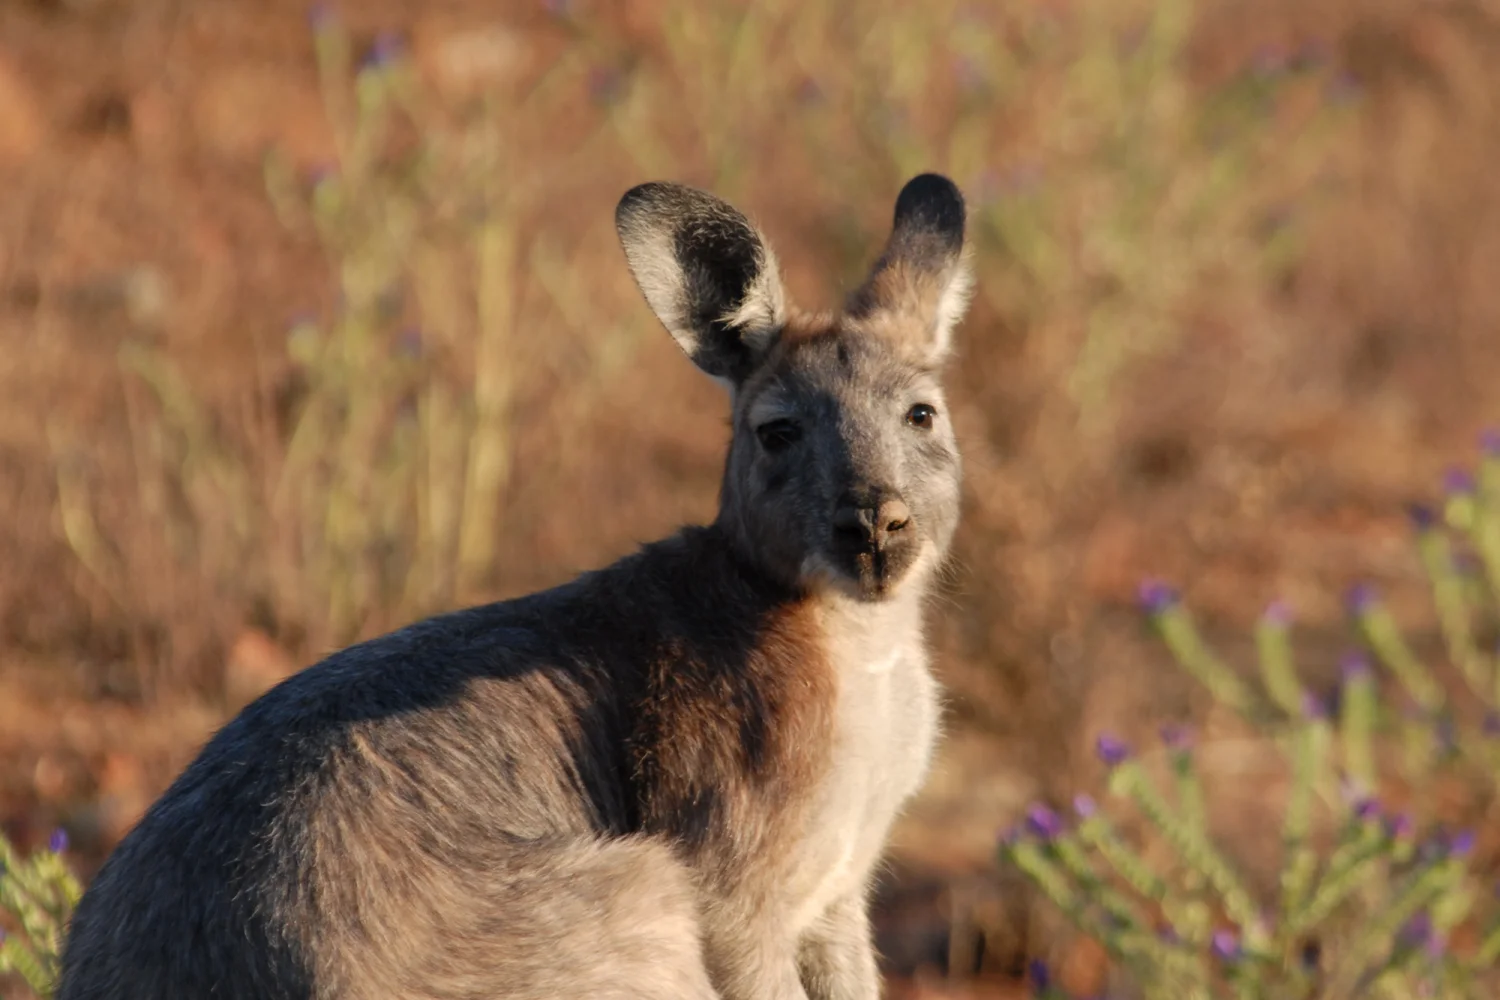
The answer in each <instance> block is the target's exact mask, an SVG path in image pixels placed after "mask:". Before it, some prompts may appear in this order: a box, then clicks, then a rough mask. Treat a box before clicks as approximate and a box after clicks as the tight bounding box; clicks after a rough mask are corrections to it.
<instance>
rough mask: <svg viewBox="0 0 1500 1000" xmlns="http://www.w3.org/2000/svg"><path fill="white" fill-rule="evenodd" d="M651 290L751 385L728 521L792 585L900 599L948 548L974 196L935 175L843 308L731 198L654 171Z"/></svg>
mask: <svg viewBox="0 0 1500 1000" xmlns="http://www.w3.org/2000/svg"><path fill="white" fill-rule="evenodd" d="M616 221H617V225H618V228H619V231H620V237H621V242H622V244H623V245H624V248H625V252H626V256H627V259H628V260H629V262H630V265H631V269H632V271H633V273H634V274H635V277H636V280H637V283H638V284H639V285H640V286H641V289H642V291H643V293H644V294H645V296H646V299H647V301H648V302H649V303H650V304H651V306H652V308H653V309H654V310H655V311H656V314H657V316H658V317H660V318H661V320H662V322H663V323H664V325H666V327H667V329H668V331H669V332H671V333H672V335H673V336H674V338H676V340H677V342H678V343H679V344H680V345H681V346H682V347H683V349H684V350H685V351H686V352H687V354H688V356H689V357H691V358H692V359H693V361H694V362H695V363H696V364H697V365H698V366H699V367H700V368H702V369H703V370H704V371H706V372H708V373H709V374H710V375H712V376H714V377H715V378H717V379H719V380H721V381H722V382H724V383H726V384H727V385H728V386H729V388H730V390H731V392H732V393H733V398H734V417H733V420H734V436H733V439H732V441H731V444H730V448H729V456H728V459H727V461H726V464H725V475H724V483H723V489H722V496H721V511H720V516H719V520H720V523H721V524H723V525H725V526H726V527H727V528H728V529H729V530H730V531H731V533H732V534H733V536H734V537H735V538H736V539H737V540H738V541H739V542H740V546H741V548H742V550H743V551H744V552H745V554H746V555H748V556H749V557H751V558H752V559H754V560H755V561H756V562H757V563H759V564H760V565H761V566H762V567H763V568H764V569H766V570H767V571H768V572H770V573H772V574H773V575H775V576H776V577H777V578H779V579H782V580H784V581H786V582H787V583H789V584H792V585H795V586H797V587H800V588H806V589H834V590H837V591H840V592H843V593H845V594H847V595H849V596H852V597H854V598H857V599H859V600H865V601H879V600H885V599H889V598H890V597H892V596H894V595H895V594H897V593H899V592H900V591H901V589H902V587H903V585H904V584H907V583H909V582H910V581H912V580H915V579H918V578H921V577H923V576H925V575H926V574H927V573H928V572H930V571H931V570H932V569H933V568H934V567H935V566H936V565H937V564H938V562H939V561H940V560H941V558H942V556H943V555H944V553H945V552H946V550H947V548H948V544H949V541H950V540H951V538H952V535H953V531H954V527H955V525H956V523H957V520H958V506H959V483H960V463H959V457H958V449H957V447H956V444H955V441H954V437H953V429H952V425H951V423H950V421H949V419H948V413H947V407H946V403H945V400H944V397H943V392H942V387H941V384H940V382H939V370H940V367H941V364H942V362H943V360H944V358H945V357H946V355H947V352H948V344H949V340H950V337H951V333H952V329H953V326H954V325H955V323H956V322H957V320H958V318H959V316H960V314H961V312H962V310H963V306H964V303H965V298H966V295H967V290H968V273H967V270H966V267H965V262H964V259H963V249H964V248H963V232H964V206H963V200H962V197H961V196H960V195H959V192H958V190H957V188H955V187H954V186H953V184H952V183H951V182H950V181H948V180H946V179H945V178H942V177H938V176H936V175H932V174H926V175H922V176H920V177H917V178H915V179H914V180H912V181H911V182H909V183H908V184H907V185H906V187H905V188H903V189H902V191H901V194H900V196H899V197H898V198H897V201H896V211H895V219H894V224H893V226H892V231H891V237H890V240H889V242H888V243H887V245H886V248H885V251H884V253H883V254H882V255H881V257H880V258H879V260H878V261H877V262H876V263H875V265H874V268H873V270H872V272H871V274H870V276H869V278H868V279H867V280H866V282H865V283H864V285H863V286H861V287H860V288H859V289H858V290H857V291H856V292H855V293H854V295H853V296H852V297H851V298H850V300H849V302H848V304H847V305H846V307H845V309H844V310H843V311H842V312H841V313H839V314H837V315H832V316H805V315H802V314H799V313H795V312H793V311H791V310H790V309H789V308H788V306H787V304H786V301H785V294H784V292H783V290H782V285H781V280H780V276H779V274H778V272H777V268H776V261H775V258H774V256H773V255H772V253H771V251H770V249H769V248H768V247H767V245H766V244H765V242H764V240H763V239H762V238H761V236H760V234H759V233H757V232H756V231H755V229H754V228H753V227H752V226H751V225H750V223H749V222H748V221H747V220H746V219H745V218H744V216H742V215H740V214H739V213H738V212H737V211H735V210H734V209H733V208H731V207H730V206H728V205H726V204H724V203H723V202H721V201H719V200H718V199H716V198H713V197H711V196H709V195H706V194H704V193H702V192H699V191H695V190H693V189H691V188H685V187H680V186H677V185H666V184H647V185H642V186H641V187H638V188H634V189H632V190H631V191H630V192H628V193H627V194H626V195H625V197H624V199H622V201H621V203H620V208H619V210H618V212H617V216H616Z"/></svg>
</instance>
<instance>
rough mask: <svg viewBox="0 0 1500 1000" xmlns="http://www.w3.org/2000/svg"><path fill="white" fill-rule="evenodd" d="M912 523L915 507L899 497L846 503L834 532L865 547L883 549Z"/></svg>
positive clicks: (835, 516)
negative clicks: (911, 506)
mask: <svg viewBox="0 0 1500 1000" xmlns="http://www.w3.org/2000/svg"><path fill="white" fill-rule="evenodd" d="M909 524H911V508H909V507H907V506H906V503H905V502H904V501H902V500H900V499H899V498H896V497H887V498H885V499H883V500H880V501H879V502H877V503H873V504H869V503H865V504H862V503H853V502H850V503H844V504H841V505H840V506H839V508H838V509H837V510H836V511H834V512H833V530H834V531H836V532H838V533H839V534H840V535H842V536H844V537H845V538H847V539H849V540H850V541H853V542H856V543H857V544H859V545H860V546H861V547H865V546H870V545H873V546H874V547H875V548H876V549H883V548H885V547H886V545H888V544H890V542H891V541H892V540H893V539H894V538H895V537H896V536H898V535H899V534H900V533H901V532H902V531H904V530H906V527H907V525H909Z"/></svg>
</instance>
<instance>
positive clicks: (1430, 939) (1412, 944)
mask: <svg viewBox="0 0 1500 1000" xmlns="http://www.w3.org/2000/svg"><path fill="white" fill-rule="evenodd" d="M1397 939H1398V940H1399V941H1400V942H1401V944H1403V945H1404V946H1406V947H1408V948H1421V949H1422V950H1423V951H1425V952H1427V954H1428V956H1429V957H1430V958H1434V959H1437V958H1442V957H1443V952H1444V950H1445V948H1444V943H1443V937H1442V935H1441V934H1439V933H1438V930H1437V928H1436V927H1434V926H1432V915H1431V914H1429V913H1428V912H1427V911H1426V910H1421V911H1419V912H1418V913H1417V914H1416V915H1415V916H1413V917H1412V918H1411V919H1410V920H1408V921H1407V922H1406V923H1405V924H1404V925H1403V926H1402V927H1401V930H1400V931H1399V932H1397Z"/></svg>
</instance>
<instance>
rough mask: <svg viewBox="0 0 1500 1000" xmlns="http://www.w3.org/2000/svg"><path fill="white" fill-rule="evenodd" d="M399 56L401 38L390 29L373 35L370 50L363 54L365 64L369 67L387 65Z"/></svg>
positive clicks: (376, 67)
mask: <svg viewBox="0 0 1500 1000" xmlns="http://www.w3.org/2000/svg"><path fill="white" fill-rule="evenodd" d="M400 57H401V39H400V38H399V37H397V36H396V35H395V33H393V32H390V31H382V32H381V33H380V34H378V35H376V36H375V41H374V43H373V44H371V46H370V51H369V52H368V53H367V54H366V55H365V65H366V66H367V67H369V68H371V69H381V68H383V67H385V66H389V65H390V64H391V63H393V62H395V61H396V60H397V59H399V58H400Z"/></svg>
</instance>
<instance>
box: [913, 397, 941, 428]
mask: <svg viewBox="0 0 1500 1000" xmlns="http://www.w3.org/2000/svg"><path fill="white" fill-rule="evenodd" d="M936 416H937V409H936V407H932V406H928V405H927V404H926V403H918V404H917V405H916V406H913V407H912V408H911V409H909V410H907V411H906V422H907V423H908V424H911V425H912V426H913V427H917V428H920V429H921V430H924V431H930V430H932V421H933V418H934V417H936Z"/></svg>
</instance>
